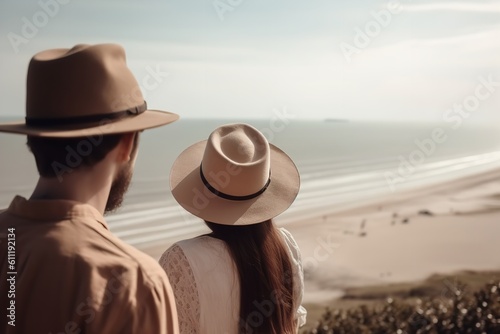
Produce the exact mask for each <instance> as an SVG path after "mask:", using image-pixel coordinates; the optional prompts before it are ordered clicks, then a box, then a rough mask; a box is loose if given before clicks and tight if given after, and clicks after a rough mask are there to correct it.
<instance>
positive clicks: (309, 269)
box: [287, 170, 500, 322]
mask: <svg viewBox="0 0 500 334" xmlns="http://www.w3.org/2000/svg"><path fill="white" fill-rule="evenodd" d="M287 228H288V229H289V230H290V231H291V232H292V233H293V235H294V236H295V237H296V239H297V242H298V243H299V246H300V247H301V250H302V256H303V263H304V267H305V268H304V269H305V276H306V292H305V298H304V299H305V300H304V302H305V303H306V304H307V305H310V306H312V307H313V308H314V307H320V306H323V305H332V303H333V304H334V303H335V302H334V301H335V300H338V299H339V298H341V297H342V296H345V294H346V291H347V290H349V289H351V288H366V287H374V288H373V289H375V287H378V288H380V287H381V286H382V287H383V286H389V285H394V284H397V283H405V282H416V281H422V280H424V279H426V278H428V277H430V276H431V275H436V274H443V275H448V277H453V275H454V273H457V275H459V274H458V273H459V272H460V271H464V270H467V271H469V272H470V271H488V270H489V271H495V270H497V271H499V270H500V257H499V254H500V242H499V241H500V170H494V171H491V172H488V173H483V174H480V175H476V176H473V177H468V178H464V179H460V180H456V181H454V182H449V183H442V184H438V185H435V186H433V187H428V188H422V189H418V190H415V191H412V192H409V193H405V194H401V195H398V196H397V197H388V198H385V199H381V200H380V201H378V202H377V203H374V204H371V205H367V206H365V207H360V208H357V209H350V210H348V211H343V212H335V213H332V214H321V216H319V217H317V218H316V219H311V220H308V221H305V222H300V223H294V224H293V225H288V226H287ZM450 275H451V276H450ZM311 315H312V317H310V318H309V320H310V321H312V322H314V321H315V320H316V319H314V317H315V316H314V315H313V314H311Z"/></svg>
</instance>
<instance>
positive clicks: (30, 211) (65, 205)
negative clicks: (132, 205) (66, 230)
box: [7, 196, 109, 230]
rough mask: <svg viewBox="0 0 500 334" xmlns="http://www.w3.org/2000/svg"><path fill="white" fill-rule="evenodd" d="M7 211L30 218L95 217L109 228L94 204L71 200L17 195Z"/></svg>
mask: <svg viewBox="0 0 500 334" xmlns="http://www.w3.org/2000/svg"><path fill="white" fill-rule="evenodd" d="M7 212H8V213H10V214H12V215H15V216H18V217H22V218H25V219H29V220H35V221H60V220H68V219H71V218H75V217H86V218H93V219H94V220H96V221H98V222H99V223H100V224H101V225H102V226H104V228H105V229H107V230H109V227H108V224H107V223H106V220H105V219H104V217H103V216H102V215H101V213H100V212H99V211H98V210H97V209H96V208H94V207H93V206H92V205H89V204H84V203H80V202H75V201H69V200H27V199H26V198H24V197H21V196H16V197H15V198H14V199H13V200H12V202H11V203H10V206H9V208H8V209H7Z"/></svg>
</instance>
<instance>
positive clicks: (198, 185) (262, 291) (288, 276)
mask: <svg viewBox="0 0 500 334" xmlns="http://www.w3.org/2000/svg"><path fill="white" fill-rule="evenodd" d="M299 185H300V179H299V174H298V171H297V168H296V167H295V165H294V163H293V162H292V160H291V159H290V158H289V157H288V155H286V154H285V153H284V152H283V151H281V150H280V149H279V148H277V147H275V146H273V145H270V144H269V143H268V142H267V140H266V138H265V137H264V136H263V135H262V133H260V132H259V131H258V130H256V129H255V128H253V127H251V126H250V125H246V124H232V125H225V126H221V127H219V128H217V129H216V130H215V131H214V132H212V134H211V135H210V137H209V138H208V140H205V141H202V142H199V143H196V144H194V145H192V146H190V147H189V148H187V149H186V150H185V151H184V152H183V153H181V155H180V156H179V157H178V158H177V160H176V161H175V163H174V165H173V167H172V171H171V174H170V186H171V189H172V194H173V196H174V197H175V199H176V200H177V201H178V202H179V204H180V205H181V206H182V207H184V208H185V209H186V210H187V211H188V212H190V213H192V214H194V215H195V216H197V217H199V218H201V219H203V220H204V221H205V224H206V225H207V226H208V227H209V228H210V230H211V231H212V232H211V233H210V234H207V235H202V236H199V237H196V238H193V239H189V240H183V241H180V242H177V243H175V244H174V245H173V246H172V247H170V248H169V249H168V250H167V251H166V252H165V253H164V254H163V256H162V257H161V259H160V264H161V265H162V267H163V268H164V269H165V271H166V272H167V274H168V276H169V278H170V282H171V284H172V287H173V289H174V294H175V297H176V303H177V310H178V313H179V327H180V331H181V333H210V334H211V333H218V334H224V333H228V334H229V333H231V334H233V333H266V334H283V333H296V332H298V328H299V326H302V325H303V324H304V323H305V320H306V310H305V309H304V308H303V307H302V306H301V303H302V296H303V287H304V283H303V268H302V263H301V258H300V251H299V247H298V246H297V243H296V242H295V240H294V239H293V237H292V235H291V234H290V233H289V232H288V231H286V230H285V229H283V228H280V229H278V228H276V226H275V225H274V223H273V221H272V219H273V218H274V217H276V216H277V215H279V214H280V213H282V212H284V211H285V210H286V209H287V208H288V207H289V206H290V205H291V204H292V202H293V201H294V200H295V197H296V196H297V193H298V191H299Z"/></svg>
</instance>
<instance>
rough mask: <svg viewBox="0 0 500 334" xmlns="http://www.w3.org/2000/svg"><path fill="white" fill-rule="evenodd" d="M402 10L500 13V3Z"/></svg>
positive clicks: (434, 5) (444, 4)
mask: <svg viewBox="0 0 500 334" xmlns="http://www.w3.org/2000/svg"><path fill="white" fill-rule="evenodd" d="M402 8H403V10H404V11H407V12H431V11H456V12H483V13H500V3H477V2H441V3H429V4H411V5H403V6H402Z"/></svg>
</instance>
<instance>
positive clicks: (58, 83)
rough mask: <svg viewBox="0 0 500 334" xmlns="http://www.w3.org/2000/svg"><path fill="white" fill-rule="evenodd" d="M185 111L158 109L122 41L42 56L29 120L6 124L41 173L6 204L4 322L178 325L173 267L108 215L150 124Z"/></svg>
mask: <svg viewBox="0 0 500 334" xmlns="http://www.w3.org/2000/svg"><path fill="white" fill-rule="evenodd" d="M177 119H178V116H177V115H176V114H173V113H169V112H162V111H158V110H150V109H148V108H147V105H146V102H145V101H144V99H143V97H142V94H141V91H140V88H139V86H138V84H137V81H136V80H135V78H134V76H133V75H132V73H131V71H130V70H129V69H128V67H127V65H126V61H125V52H124V50H123V48H122V47H121V46H119V45H115V44H101V45H77V46H75V47H73V48H72V49H54V50H47V51H43V52H40V53H38V54H36V55H35V56H34V57H33V58H32V59H31V62H30V64H29V68H28V77H27V98H26V119H25V121H23V122H16V123H8V124H0V132H8V133H17V134H24V135H27V136H28V147H29V148H30V150H31V151H32V153H33V155H34V157H35V161H36V165H37V169H38V172H39V174H40V178H39V181H38V184H37V185H36V187H35V189H34V191H33V194H32V195H31V197H30V198H29V199H25V198H22V197H20V196H16V197H15V198H14V199H13V201H12V203H11V204H10V206H9V207H8V208H7V209H6V210H4V211H0V246H1V247H2V251H1V253H0V254H1V255H0V266H1V267H0V268H1V272H0V280H1V281H0V302H1V303H0V307H1V308H2V309H3V310H4V311H5V310H7V311H6V315H7V316H6V317H5V316H3V317H1V318H0V332H2V333H54V334H56V333H57V334H59V333H155V334H156V333H178V324H177V311H176V308H175V301H174V299H173V298H174V295H173V293H172V289H171V286H170V284H169V282H168V279H167V276H166V274H165V272H164V271H163V270H162V268H161V267H160V266H159V265H158V264H157V263H156V261H155V260H154V259H152V258H150V257H149V256H147V255H146V254H144V253H142V252H140V251H138V250H137V249H135V248H133V247H131V246H129V245H127V244H125V243H124V242H123V241H121V240H120V239H118V238H117V237H115V236H114V235H113V234H112V233H111V232H110V231H109V227H108V225H107V223H106V221H105V219H104V218H103V215H104V213H106V212H109V211H112V210H114V209H116V208H118V207H119V206H120V204H121V202H122V199H123V196H124V194H125V192H126V190H127V188H128V185H129V183H130V180H131V177H132V173H133V168H134V163H135V159H136V157H137V146H138V141H139V133H140V132H141V131H143V130H145V129H150V128H154V127H158V126H162V125H166V124H168V123H171V122H174V121H175V120H177ZM4 158H5V157H4Z"/></svg>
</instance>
